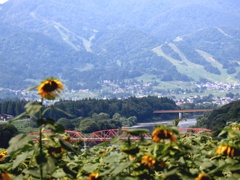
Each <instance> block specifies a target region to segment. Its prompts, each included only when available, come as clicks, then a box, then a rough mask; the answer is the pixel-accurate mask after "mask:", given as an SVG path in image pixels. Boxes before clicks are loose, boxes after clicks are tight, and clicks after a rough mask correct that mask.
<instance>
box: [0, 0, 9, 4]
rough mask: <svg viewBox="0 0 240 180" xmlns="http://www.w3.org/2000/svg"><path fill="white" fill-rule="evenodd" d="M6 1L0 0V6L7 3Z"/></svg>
mask: <svg viewBox="0 0 240 180" xmlns="http://www.w3.org/2000/svg"><path fill="white" fill-rule="evenodd" d="M7 1H8V0H0V4H3V3H5V2H7Z"/></svg>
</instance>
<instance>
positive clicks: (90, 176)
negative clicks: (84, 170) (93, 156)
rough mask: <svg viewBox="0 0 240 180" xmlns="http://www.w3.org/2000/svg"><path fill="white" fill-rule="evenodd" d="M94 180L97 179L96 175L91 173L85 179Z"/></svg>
mask: <svg viewBox="0 0 240 180" xmlns="http://www.w3.org/2000/svg"><path fill="white" fill-rule="evenodd" d="M96 179H98V173H91V174H90V175H89V176H88V178H87V180H96Z"/></svg>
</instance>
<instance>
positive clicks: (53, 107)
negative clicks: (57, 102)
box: [51, 106, 73, 117]
mask: <svg viewBox="0 0 240 180" xmlns="http://www.w3.org/2000/svg"><path fill="white" fill-rule="evenodd" d="M51 108H52V109H55V110H57V111H60V112H62V113H64V114H66V115H68V116H70V117H73V115H72V114H70V113H68V112H66V111H63V110H62V109H60V108H57V107H55V106H51Z"/></svg>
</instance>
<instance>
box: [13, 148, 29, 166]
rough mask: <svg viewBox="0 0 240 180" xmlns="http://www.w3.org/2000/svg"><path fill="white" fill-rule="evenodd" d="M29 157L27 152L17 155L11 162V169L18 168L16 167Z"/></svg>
mask: <svg viewBox="0 0 240 180" xmlns="http://www.w3.org/2000/svg"><path fill="white" fill-rule="evenodd" d="M29 156H30V154H29V152H23V153H22V154H20V155H18V156H17V158H16V159H15V160H14V161H13V166H12V168H13V169H15V168H16V167H18V165H19V164H21V163H22V162H23V161H25V160H26V159H27V158H28V157H29Z"/></svg>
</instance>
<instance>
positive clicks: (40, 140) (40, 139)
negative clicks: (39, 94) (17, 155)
mask: <svg viewBox="0 0 240 180" xmlns="http://www.w3.org/2000/svg"><path fill="white" fill-rule="evenodd" d="M40 104H41V106H42V107H41V109H40V114H39V119H40V120H41V119H42V112H43V98H42V99H41V102H40ZM42 129H43V126H42V125H41V126H40V128H39V148H40V157H41V158H42V157H43V147H42ZM40 178H41V180H43V169H42V162H41V163H40Z"/></svg>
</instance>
